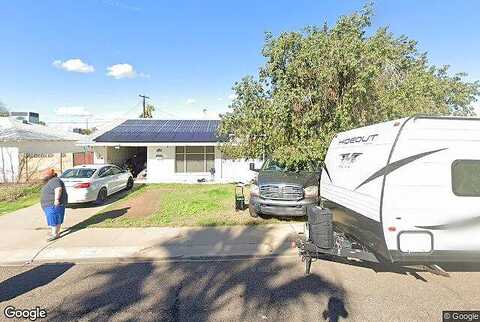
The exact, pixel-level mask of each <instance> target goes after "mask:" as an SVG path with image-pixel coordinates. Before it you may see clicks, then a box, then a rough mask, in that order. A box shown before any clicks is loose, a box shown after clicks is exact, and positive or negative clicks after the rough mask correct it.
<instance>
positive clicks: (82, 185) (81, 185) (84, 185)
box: [73, 182, 90, 189]
mask: <svg viewBox="0 0 480 322" xmlns="http://www.w3.org/2000/svg"><path fill="white" fill-rule="evenodd" d="M73 187H74V188H77V189H86V188H90V182H84V183H77V184H76V185H74V186H73Z"/></svg>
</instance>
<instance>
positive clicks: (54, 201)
mask: <svg viewBox="0 0 480 322" xmlns="http://www.w3.org/2000/svg"><path fill="white" fill-rule="evenodd" d="M43 181H44V182H45V185H44V186H43V188H42V193H41V199H40V205H41V206H42V209H43V212H44V213H45V217H46V219H47V224H48V226H49V227H50V229H51V233H50V236H49V237H48V239H47V241H53V240H55V239H57V238H59V237H60V229H61V226H62V224H63V219H64V217H65V207H66V206H67V200H68V196H67V190H66V189H65V184H64V183H63V181H62V180H60V178H58V177H57V174H56V173H55V170H53V169H47V170H45V172H44V173H43Z"/></svg>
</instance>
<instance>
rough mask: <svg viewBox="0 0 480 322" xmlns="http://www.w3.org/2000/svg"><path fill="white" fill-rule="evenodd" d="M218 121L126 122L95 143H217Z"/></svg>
mask: <svg viewBox="0 0 480 322" xmlns="http://www.w3.org/2000/svg"><path fill="white" fill-rule="evenodd" d="M219 124H220V121H219V120H156V119H135V120H127V121H125V122H123V123H122V124H120V125H118V126H117V127H115V128H113V129H111V130H110V131H107V132H105V133H104V134H102V135H100V136H98V137H96V138H95V139H94V141H95V142H105V143H107V142H125V143H126V142H132V143H133V142H145V143H153V142H161V143H166V142H218V141H221V140H220V138H219V136H218V134H217V130H218V126H219Z"/></svg>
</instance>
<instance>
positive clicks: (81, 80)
mask: <svg viewBox="0 0 480 322" xmlns="http://www.w3.org/2000/svg"><path fill="white" fill-rule="evenodd" d="M364 3H365V1H348V0H338V1H333V0H321V1H320V0H296V1H286V0H275V1H274V0H271V1H267V0H265V1H254V0H242V1H224V0H223V1H209V0H204V1H200V0H191V1H181V0H179V1H166V0H165V1H160V0H159V1H154V0H151V1H143V0H81V1H80V0H62V1H60V0H58V1H52V0H42V1H38V0H30V1H26V0H0V40H1V44H2V45H1V46H0V73H1V76H0V101H2V102H3V103H4V104H5V105H7V107H8V108H9V109H10V110H11V111H34V112H38V113H40V118H41V119H42V120H44V121H47V122H52V123H55V122H57V123H61V122H65V121H72V120H74V121H75V122H76V121H78V122H84V120H86V119H89V121H90V122H103V121H104V120H109V119H112V118H118V117H136V116H138V114H139V113H140V112H141V99H140V98H139V97H138V95H139V94H145V95H148V96H149V97H150V98H151V102H152V103H153V104H154V105H155V106H156V109H157V110H156V112H155V114H154V116H155V117H157V118H196V117H203V116H205V113H204V112H203V110H204V109H206V110H207V117H213V116H215V115H217V114H218V113H221V112H225V111H227V110H228V105H229V103H230V102H231V99H232V97H233V93H232V86H233V84H234V83H235V81H238V80H240V79H241V78H242V77H244V76H246V75H256V74H257V73H258V69H259V67H260V66H261V65H262V64H263V63H264V59H263V57H262V55H261V49H262V46H263V41H264V34H265V32H267V31H269V32H272V33H273V34H274V35H278V34H279V33H280V32H282V31H293V30H301V29H302V28H303V27H305V26H308V25H323V23H324V22H325V21H326V22H327V23H328V24H330V25H332V24H334V23H335V21H336V20H337V19H338V17H340V16H341V15H346V14H350V13H352V12H353V11H355V10H359V9H361V7H362V6H363V5H364ZM479 12H480V1H476V0H470V1H468V0H465V1H455V2H454V1H418V0H417V1H412V0H404V1H388V0H378V1H376V2H375V17H374V20H373V26H372V31H373V30H375V29H376V28H378V27H381V26H389V28H390V30H391V31H392V32H393V33H394V34H395V35H402V34H405V35H407V36H408V37H410V38H412V39H415V40H417V41H418V43H419V48H420V50H422V51H427V52H428V54H429V58H430V62H431V63H432V64H435V65H443V64H448V65H451V71H452V72H460V71H463V72H467V73H468V74H469V76H468V78H467V79H468V80H471V81H473V80H478V79H480V60H479V58H480V42H479V41H478V39H479V34H480V24H479V23H478V13H479Z"/></svg>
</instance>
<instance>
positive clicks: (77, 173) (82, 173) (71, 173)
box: [60, 168, 96, 179]
mask: <svg viewBox="0 0 480 322" xmlns="http://www.w3.org/2000/svg"><path fill="white" fill-rule="evenodd" d="M95 171H96V169H85V168H82V169H68V170H66V171H65V172H64V173H63V174H62V175H61V176H60V178H65V179H68V178H72V179H73V178H79V179H81V178H90V177H91V176H93V174H94V173H95Z"/></svg>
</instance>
